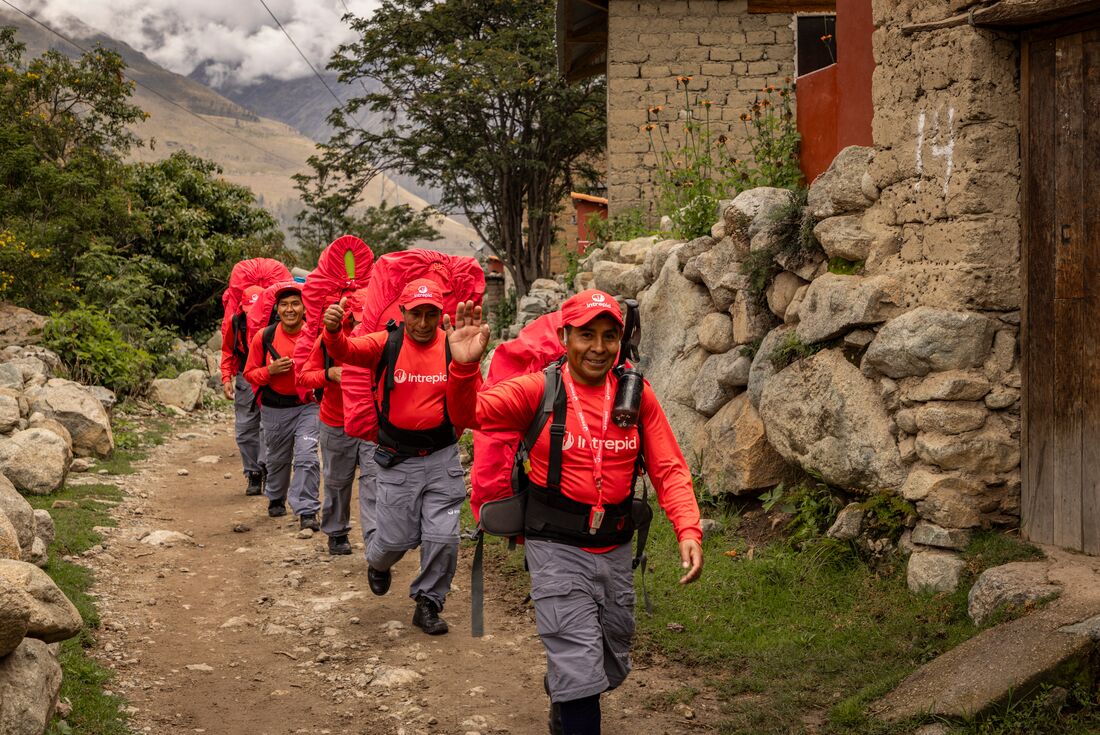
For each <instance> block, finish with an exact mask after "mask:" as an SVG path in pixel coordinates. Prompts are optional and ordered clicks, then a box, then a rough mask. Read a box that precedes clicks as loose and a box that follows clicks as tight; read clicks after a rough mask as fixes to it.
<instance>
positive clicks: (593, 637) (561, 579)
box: [526, 539, 634, 702]
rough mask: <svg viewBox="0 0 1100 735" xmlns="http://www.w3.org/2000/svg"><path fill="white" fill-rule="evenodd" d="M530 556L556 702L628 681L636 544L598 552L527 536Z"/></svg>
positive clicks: (533, 593)
mask: <svg viewBox="0 0 1100 735" xmlns="http://www.w3.org/2000/svg"><path fill="white" fill-rule="evenodd" d="M526 554H527V567H528V569H529V570H530V572H531V599H532V600H533V601H534V605H535V625H536V627H537V629H538V632H539V637H540V638H541V639H542V645H543V647H545V648H546V669H547V671H546V673H547V677H546V679H547V685H548V687H549V689H550V699H551V700H552V701H554V702H569V701H571V700H574V699H582V698H584V697H590V696H592V695H594V694H600V693H601V692H605V691H607V690H609V689H614V688H615V687H617V686H619V685H620V684H622V683H623V681H624V680H626V677H627V674H629V673H630V640H631V639H632V638H633V637H634V573H633V569H632V568H631V560H632V557H633V551H632V546H631V544H623V545H622V546H620V547H618V548H616V549H613V550H611V551H609V552H607V553H606V554H593V553H591V552H588V551H585V550H583V549H578V548H576V547H574V546H567V545H566V544H557V543H554V542H552V541H542V540H538V539H527V541H526Z"/></svg>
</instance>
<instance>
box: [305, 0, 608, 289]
mask: <svg viewBox="0 0 1100 735" xmlns="http://www.w3.org/2000/svg"><path fill="white" fill-rule="evenodd" d="M351 25H352V28H353V29H354V30H355V31H356V32H357V33H358V35H359V37H358V40H356V41H354V42H352V43H349V44H346V45H344V46H341V47H340V48H339V49H338V50H337V52H336V54H335V55H334V56H333V59H332V61H331V63H330V64H329V68H331V69H334V70H336V71H338V72H339V73H340V79H341V81H343V82H345V83H351V82H355V81H357V80H359V81H362V80H364V79H368V78H369V79H372V80H374V81H375V83H376V84H377V85H378V89H379V91H377V92H374V93H369V92H367V93H365V94H364V96H362V97H357V98H354V99H352V100H351V101H349V103H348V104H347V106H346V107H345V108H344V109H338V110H335V111H334V112H333V114H332V115H331V116H330V122H331V123H332V124H333V125H334V127H335V128H336V130H337V132H336V134H335V135H334V136H333V138H332V140H331V141H329V143H328V145H327V146H325V148H324V153H323V156H322V157H323V158H324V159H325V161H326V163H327V165H329V166H331V167H332V168H333V169H335V170H340V171H343V172H345V173H346V174H347V175H348V176H351V177H353V178H354V177H359V178H363V177H369V176H372V175H374V172H376V171H378V170H380V169H383V170H396V171H400V172H402V173H405V174H408V175H410V176H413V177H415V178H416V180H417V181H418V182H419V183H421V184H431V185H432V186H435V187H437V188H438V189H440V191H441V192H442V195H441V202H440V207H441V209H443V210H444V211H451V210H457V211H461V212H463V213H464V214H465V215H466V216H467V218H468V219H469V221H470V223H471V225H473V227H474V228H475V229H476V230H477V232H478V234H479V235H480V236H481V238H482V239H483V240H484V241H485V242H486V243H487V244H488V246H489V247H490V248H491V249H492V250H493V251H494V252H495V253H496V254H497V255H499V256H500V258H501V259H502V260H503V261H504V263H505V265H506V266H507V267H508V269H509V271H510V272H511V274H512V276H513V278H514V280H515V283H516V288H517V291H518V292H519V293H520V294H521V295H522V294H525V293H526V292H527V289H528V287H529V286H530V284H531V282H532V281H534V280H535V279H536V278H539V277H541V276H545V275H547V274H548V272H549V269H550V245H551V243H552V240H553V235H554V220H553V216H554V213H555V211H556V210H557V208H558V207H559V206H560V202H561V201H562V200H563V199H564V197H565V195H566V194H567V193H568V191H569V188H570V184H571V179H572V177H574V176H577V175H581V176H589V177H593V178H594V176H595V174H594V172H593V171H591V169H590V168H588V167H586V166H585V165H584V161H585V160H586V158H587V157H590V156H591V155H592V154H593V153H595V152H597V151H599V150H601V149H602V147H603V145H604V138H605V130H606V125H605V120H604V101H605V93H604V84H603V82H602V80H590V81H587V82H583V83H580V84H576V85H569V84H566V82H565V80H564V79H563V78H562V77H561V75H560V74H559V73H558V71H557V62H556V58H557V56H556V51H555V47H554V32H555V18H554V6H553V3H549V2H515V0H439V1H436V0H384V2H382V4H381V6H380V7H379V8H378V9H377V10H376V11H375V12H374V14H373V15H372V16H371V17H369V18H357V17H351ZM366 89H367V87H366V86H365V85H364V90H366ZM359 109H369V110H371V111H373V112H376V113H382V114H383V115H384V117H385V118H386V120H387V121H388V123H389V127H388V128H386V129H384V130H382V131H380V132H372V131H368V130H363V129H361V128H359V127H358V126H357V125H356V124H355V122H354V116H355V113H356V112H357V111H358V110H359Z"/></svg>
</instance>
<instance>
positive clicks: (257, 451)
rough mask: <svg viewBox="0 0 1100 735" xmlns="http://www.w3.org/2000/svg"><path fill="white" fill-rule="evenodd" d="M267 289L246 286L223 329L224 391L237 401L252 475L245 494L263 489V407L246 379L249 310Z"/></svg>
mask: <svg viewBox="0 0 1100 735" xmlns="http://www.w3.org/2000/svg"><path fill="white" fill-rule="evenodd" d="M263 290H264V289H263V287H262V286H249V287H248V288H246V289H245V290H244V296H243V297H242V298H241V305H240V308H239V309H238V311H237V314H236V315H235V316H234V317H233V319H232V320H231V322H230V324H229V326H228V328H227V329H223V330H222V393H223V394H224V395H225V397H226V398H228V399H229V400H231V401H233V417H234V428H235V429H236V435H237V449H238V450H239V451H240V453H241V464H242V465H243V466H244V474H245V477H247V478H248V486H247V487H246V488H245V491H244V494H245V495H259V494H260V493H262V492H263V474H264V437H263V431H262V430H261V429H260V407H259V406H257V405H256V396H255V394H254V393H253V392H252V386H251V385H249V383H248V381H247V380H245V379H244V366H245V363H247V362H248V312H249V311H251V310H252V307H253V306H255V305H256V302H257V301H258V300H259V299H260V294H261V293H263Z"/></svg>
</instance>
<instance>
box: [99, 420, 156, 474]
mask: <svg viewBox="0 0 1100 735" xmlns="http://www.w3.org/2000/svg"><path fill="white" fill-rule="evenodd" d="M136 411H137V409H136V407H134V406H131V405H130V404H126V403H124V404H122V405H120V406H118V407H116V409H115V414H114V416H113V417H112V419H111V430H112V432H114V435H115V451H114V452H112V453H111V456H110V457H108V458H107V459H101V460H99V461H97V462H96V465H95V468H94V470H93V471H98V470H107V474H109V475H131V474H133V472H134V467H133V463H134V462H137V461H139V460H142V459H144V458H145V456H146V455H147V454H148V450H149V448H150V447H155V446H160V445H161V444H163V443H164V442H165V441H166V440H167V438H168V436H169V434H171V432H172V430H173V429H174V428H175V427H174V425H173V424H172V422H171V421H169V420H168V419H167V417H165V416H163V415H160V414H157V415H154V416H139V415H138V414H137V412H136Z"/></svg>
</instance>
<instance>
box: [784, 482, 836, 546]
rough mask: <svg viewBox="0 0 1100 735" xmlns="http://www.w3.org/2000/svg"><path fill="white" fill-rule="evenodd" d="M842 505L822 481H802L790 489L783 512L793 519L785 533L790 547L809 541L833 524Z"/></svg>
mask: <svg viewBox="0 0 1100 735" xmlns="http://www.w3.org/2000/svg"><path fill="white" fill-rule="evenodd" d="M843 507H844V505H843V503H842V502H841V501H840V498H839V497H838V496H837V493H836V491H834V490H833V488H831V487H829V486H828V485H826V484H825V483H824V482H816V481H814V482H811V481H805V482H802V483H801V484H799V485H797V486H795V487H793V488H791V490H790V492H789V493H788V495H787V501H786V502H785V503H784V504H783V506H782V510H783V512H784V513H787V514H789V515H791V516H792V518H791V522H790V524H789V525H788V526H787V531H788V533H789V534H790V535H789V537H788V539H789V541H790V543H791V544H794V545H798V544H800V543H803V542H806V541H811V540H814V539H817V538H819V537H820V536H822V535H823V534H824V533H825V532H826V531H828V530H829V527H830V526H831V525H833V521H835V520H836V516H837V514H838V513H839V512H840V509H841V508H843Z"/></svg>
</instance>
